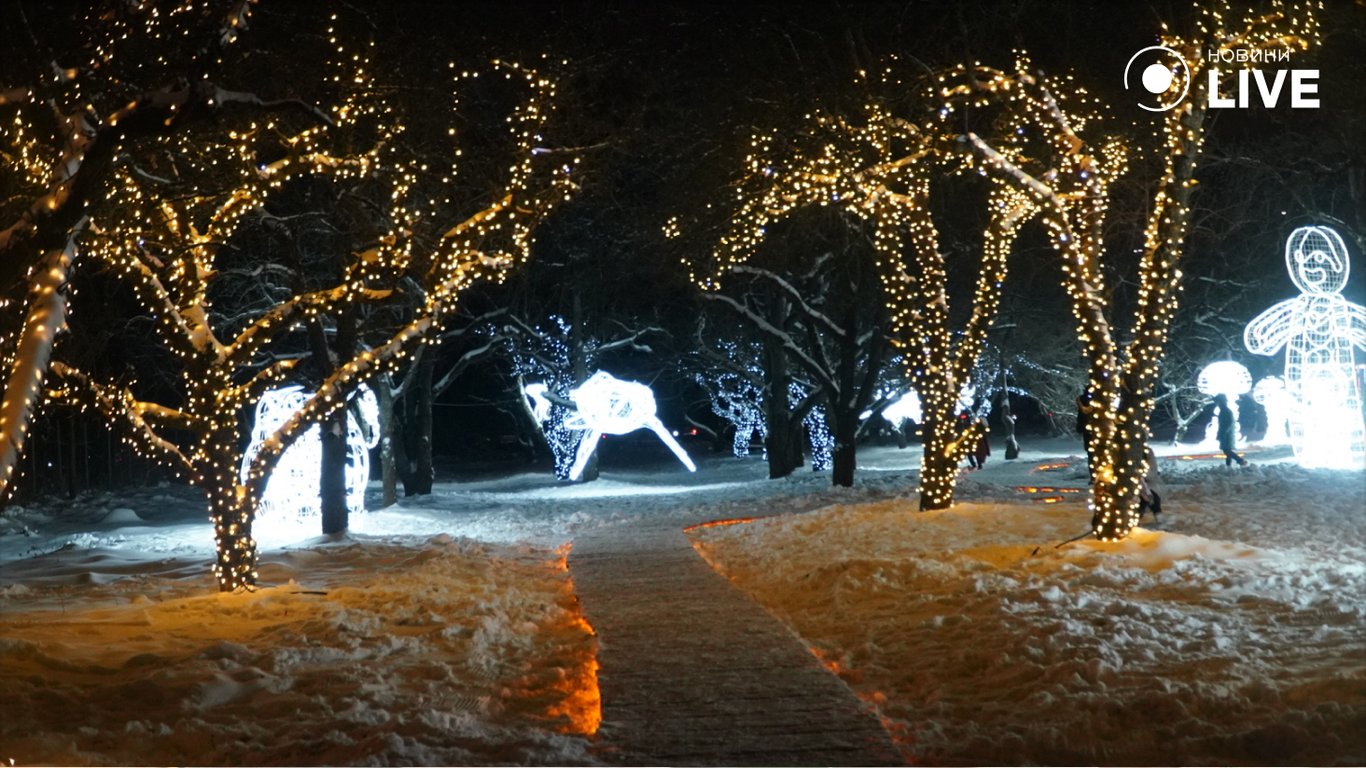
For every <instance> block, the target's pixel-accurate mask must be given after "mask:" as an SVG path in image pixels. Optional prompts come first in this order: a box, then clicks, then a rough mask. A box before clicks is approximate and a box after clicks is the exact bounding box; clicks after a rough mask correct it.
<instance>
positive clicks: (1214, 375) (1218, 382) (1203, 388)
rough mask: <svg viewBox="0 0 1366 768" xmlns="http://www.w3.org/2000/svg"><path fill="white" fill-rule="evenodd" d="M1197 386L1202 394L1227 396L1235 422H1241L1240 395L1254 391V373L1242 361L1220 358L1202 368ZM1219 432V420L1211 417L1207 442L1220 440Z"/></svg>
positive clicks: (1206, 435)
mask: <svg viewBox="0 0 1366 768" xmlns="http://www.w3.org/2000/svg"><path fill="white" fill-rule="evenodd" d="M1195 388H1196V389H1198V390H1200V394H1202V395H1209V396H1210V397H1213V396H1215V395H1223V396H1225V397H1227V398H1228V409H1229V411H1231V412H1232V413H1233V423H1234V424H1239V423H1241V422H1239V420H1238V396H1239V395H1245V394H1247V393H1248V392H1251V391H1252V374H1250V373H1248V371H1247V368H1245V367H1243V364H1242V363H1235V362H1233V361H1232V360H1219V361H1217V362H1213V363H1210V364H1209V365H1207V366H1205V367H1204V368H1202V369H1200V375H1199V376H1197V377H1196V379H1195ZM1218 432H1219V422H1218V420H1217V419H1211V420H1210V423H1209V427H1208V428H1207V429H1206V430H1205V442H1207V443H1210V444H1211V445H1213V444H1214V443H1217V442H1219V435H1218Z"/></svg>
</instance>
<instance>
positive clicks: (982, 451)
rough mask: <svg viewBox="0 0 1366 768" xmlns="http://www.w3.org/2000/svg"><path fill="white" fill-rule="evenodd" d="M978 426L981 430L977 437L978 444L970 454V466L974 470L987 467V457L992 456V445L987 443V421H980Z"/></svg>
mask: <svg viewBox="0 0 1366 768" xmlns="http://www.w3.org/2000/svg"><path fill="white" fill-rule="evenodd" d="M977 426H978V428H979V429H980V431H979V432H978V435H977V443H976V444H975V445H973V446H972V450H971V451H970V452H969V453H968V466H970V467H972V468H973V469H981V468H982V467H985V466H986V465H987V457H988V456H990V455H991V443H989V442H987V420H986V419H978V420H977Z"/></svg>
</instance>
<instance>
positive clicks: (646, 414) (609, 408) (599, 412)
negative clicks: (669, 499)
mask: <svg viewBox="0 0 1366 768" xmlns="http://www.w3.org/2000/svg"><path fill="white" fill-rule="evenodd" d="M569 399H570V400H573V401H574V406H575V408H576V409H577V410H576V411H575V412H574V413H573V414H571V415H570V417H569V418H568V419H567V420H566V421H565V426H567V427H569V428H570V429H584V430H587V434H585V435H584V436H583V439H582V440H581V441H580V442H579V452H578V456H577V457H575V459H574V466H573V468H572V469H571V470H570V473H569V476H570V478H571V479H574V480H577V479H579V476H580V475H582V474H583V468H584V467H585V466H587V465H588V459H589V458H590V457H592V455H593V451H595V450H597V447H598V438H600V437H601V436H602V435H624V434H626V433H628V432H634V431H636V430H637V429H649V430H651V431H652V432H654V433H655V435H657V436H658V437H659V439H660V440H662V441H663V442H664V444H665V445H667V446H668V447H669V450H671V451H673V453H674V455H675V456H677V457H678V460H679V461H681V462H683V466H685V467H687V468H688V471H689V472H696V471H697V466H696V465H695V464H693V462H692V459H690V458H688V454H687V452H686V451H684V450H683V446H681V445H679V444H678V441H677V440H675V439H674V437H673V435H671V434H669V430H667V429H665V427H664V423H663V422H661V421H660V420H659V417H658V416H656V415H655V395H654V392H651V391H650V388H649V387H647V386H645V385H644V384H640V383H637V382H634V381H622V380H621V379H618V378H616V377H615V376H612V375H611V374H610V373H606V372H604V371H598V372H597V373H595V374H593V375H592V376H590V377H589V379H588V381H585V382H584V383H583V384H580V385H579V386H577V387H575V388H574V389H571V390H569Z"/></svg>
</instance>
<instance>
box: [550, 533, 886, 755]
mask: <svg viewBox="0 0 1366 768" xmlns="http://www.w3.org/2000/svg"><path fill="white" fill-rule="evenodd" d="M693 522H697V521H693ZM569 570H570V574H571V576H572V577H573V579H574V585H575V591H576V592H577V593H578V595H579V599H580V601H581V602H582V607H583V611H584V614H585V615H586V616H587V618H588V620H589V622H591V623H592V625H593V627H594V628H595V629H596V630H597V633H598V640H599V644H600V648H599V654H598V662H599V664H600V665H601V666H600V668H599V671H598V683H599V687H600V689H601V693H602V716H603V720H602V727H601V730H600V731H599V743H600V745H601V752H600V755H599V756H600V757H601V758H602V759H603V760H604V761H606V762H610V763H626V764H642V763H643V764H656V765H664V764H670V765H686V764H693V765H716V764H725V765H815V764H819V765H892V764H900V763H901V761H900V760H899V759H898V758H897V753H896V750H895V748H894V747H893V746H892V742H891V740H890V739H889V738H888V736H887V733H886V732H885V731H884V730H883V729H882V727H881V726H880V725H879V724H878V721H877V720H876V719H875V718H874V716H873V715H871V714H869V713H868V712H867V711H866V710H865V709H864V708H863V707H862V706H861V705H860V703H859V701H858V700H857V699H856V698H855V697H854V695H853V693H852V692H851V691H850V690H849V688H848V686H846V685H845V684H844V682H843V681H841V680H840V679H839V678H837V677H835V676H834V675H833V674H830V673H829V672H827V671H826V670H825V668H824V667H822V666H821V665H820V663H819V662H818V661H817V660H816V659H815V657H813V656H812V655H811V654H810V653H809V652H808V651H807V649H806V648H805V646H804V645H803V644H802V642H801V640H800V639H798V638H797V636H796V635H794V634H792V632H791V631H790V630H788V629H787V628H786V627H785V626H784V625H783V624H782V623H780V622H779V621H778V620H777V619H775V618H773V617H772V616H770V615H769V614H768V613H767V612H765V611H764V609H763V608H761V607H759V606H758V605H757V604H756V603H754V602H752V601H751V600H750V599H749V598H748V597H746V596H745V595H744V594H743V593H742V592H740V590H739V589H737V588H736V587H734V586H733V585H732V584H731V583H730V582H728V581H726V580H725V579H724V578H723V577H721V576H719V575H717V574H716V572H715V571H713V570H712V569H711V567H710V566H708V565H707V564H706V563H705V562H704V561H703V560H702V558H700V557H699V556H698V555H697V554H696V552H694V551H693V548H692V546H691V544H690V543H689V542H688V539H687V537H686V536H685V535H684V533H683V531H682V529H681V524H680V522H679V518H678V517H675V516H673V515H669V516H667V517H665V518H664V519H654V520H650V519H647V520H640V521H634V522H625V523H620V524H617V525H613V526H609V527H604V528H599V529H596V530H592V531H587V532H584V533H581V534H580V535H579V536H578V537H577V538H576V540H575V542H574V549H573V552H572V553H571V554H570V557H569Z"/></svg>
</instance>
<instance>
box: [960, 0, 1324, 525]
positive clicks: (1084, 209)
mask: <svg viewBox="0 0 1366 768" xmlns="http://www.w3.org/2000/svg"><path fill="white" fill-rule="evenodd" d="M1314 9H1315V5H1314V4H1313V3H1309V4H1306V5H1304V6H1303V7H1301V6H1300V5H1287V4H1286V3H1284V2H1273V3H1272V9H1271V11H1270V12H1269V13H1266V14H1264V15H1260V16H1246V17H1244V18H1241V19H1238V18H1236V17H1235V14H1234V13H1233V12H1232V10H1231V9H1230V8H1229V6H1228V3H1226V2H1217V3H1213V4H1212V5H1211V6H1209V7H1206V8H1204V9H1203V10H1202V13H1201V17H1200V20H1199V23H1198V27H1199V31H1198V34H1195V35H1192V36H1189V37H1185V38H1183V37H1178V36H1175V35H1172V34H1164V35H1163V38H1162V44H1163V45H1164V46H1166V47H1168V48H1170V49H1171V50H1173V51H1176V52H1177V53H1178V54H1180V56H1181V57H1182V59H1183V60H1184V62H1185V63H1186V65H1187V66H1186V67H1184V68H1177V71H1176V72H1175V73H1174V74H1175V76H1174V78H1173V80H1172V83H1171V84H1170V89H1169V91H1168V93H1180V92H1183V91H1186V90H1187V89H1188V94H1187V96H1186V98H1185V99H1184V101H1182V102H1181V103H1180V105H1178V106H1176V107H1175V108H1172V109H1169V110H1168V111H1167V112H1166V113H1165V115H1164V117H1163V120H1162V122H1161V127H1160V128H1159V130H1158V138H1159V139H1160V140H1161V143H1162V147H1161V157H1162V171H1161V175H1160V177H1159V181H1158V183H1157V186H1156V188H1155V189H1154V190H1153V192H1152V196H1151V207H1150V212H1149V216H1148V220H1147V224H1146V227H1145V229H1144V246H1143V249H1142V255H1141V258H1140V261H1139V265H1138V298H1137V302H1136V306H1135V309H1134V316H1133V321H1132V325H1131V326H1130V328H1131V332H1130V334H1129V335H1130V336H1131V340H1130V341H1128V342H1126V343H1121V342H1120V341H1119V340H1118V336H1119V334H1117V333H1116V332H1115V330H1114V329H1113V328H1112V320H1111V318H1110V316H1109V315H1110V311H1111V307H1110V306H1109V303H1108V301H1107V298H1106V297H1107V296H1108V295H1109V294H1108V292H1107V290H1106V287H1105V283H1104V278H1103V274H1102V261H1101V259H1102V254H1104V253H1105V244H1104V242H1103V235H1104V231H1105V225H1106V213H1107V206H1108V203H1109V189H1110V184H1111V182H1113V181H1114V180H1115V179H1116V178H1117V177H1119V176H1120V175H1122V174H1123V173H1125V172H1126V171H1127V162H1128V150H1127V148H1126V147H1125V145H1124V144H1123V142H1121V141H1120V140H1118V139H1114V138H1109V139H1101V140H1100V141H1099V142H1098V143H1089V142H1088V141H1087V140H1086V139H1084V138H1083V135H1084V134H1085V133H1087V132H1088V129H1089V127H1090V125H1091V124H1092V123H1094V122H1096V120H1097V118H1098V116H1097V115H1096V114H1094V113H1093V112H1091V111H1089V110H1088V108H1087V106H1086V97H1085V96H1084V94H1081V93H1079V92H1078V90H1077V89H1076V88H1075V87H1074V86H1071V85H1070V83H1068V82H1067V81H1062V82H1057V81H1051V80H1047V79H1044V78H1042V77H1041V76H1038V75H1036V74H1034V73H1033V72H1031V67H1030V64H1029V62H1028V61H1027V60H1026V59H1024V58H1021V60H1020V61H1019V62H1018V63H1017V66H1016V69H1015V71H1014V72H1012V73H1006V72H1001V71H997V70H992V69H989V68H985V67H963V68H960V69H958V70H957V71H955V72H954V73H951V74H949V75H948V76H946V77H944V78H941V81H940V82H941V86H942V88H943V92H944V95H945V96H946V97H947V98H948V99H949V101H950V103H951V104H956V105H958V106H963V105H968V106H971V107H974V108H985V107H989V106H993V105H994V106H1003V107H1004V108H1005V109H1006V110H1007V112H1008V114H1009V115H1010V118H1009V119H1008V120H1007V121H1006V122H1007V124H1008V125H1009V126H1010V128H1011V129H1012V130H1006V131H1000V132H998V133H997V134H996V135H995V136H993V137H991V138H984V137H983V136H980V135H978V134H976V133H969V134H967V136H966V137H965V138H966V142H967V145H968V147H969V148H970V151H971V152H972V153H973V155H974V156H975V157H976V159H977V160H978V161H979V162H980V163H981V165H982V167H983V168H985V169H986V170H987V171H988V172H990V173H991V174H993V176H995V177H996V178H999V179H1002V180H1004V181H1005V182H1006V183H1009V184H1011V185H1013V186H1015V187H1016V188H1017V189H1018V190H1019V191H1020V192H1022V193H1023V194H1026V195H1028V196H1030V198H1031V199H1032V200H1033V201H1034V203H1035V204H1036V205H1038V206H1039V208H1040V210H1041V217H1042V219H1043V220H1044V222H1045V224H1046V225H1047V228H1048V231H1049V235H1050V237H1051V239H1052V241H1053V245H1054V248H1055V249H1056V250H1057V251H1058V253H1059V255H1060V257H1061V259H1062V266H1063V273H1064V278H1063V282H1064V285H1065V287H1066V288H1067V292H1068V295H1069V297H1070V298H1071V304H1072V312H1073V315H1074V316H1075V317H1076V320H1077V332H1078V334H1079V338H1080V341H1081V343H1082V349H1083V354H1084V356H1085V359H1086V362H1087V366H1088V369H1089V381H1088V384H1087V391H1086V399H1087V400H1088V401H1089V402H1090V408H1091V412H1090V413H1088V418H1087V421H1086V424H1087V429H1086V437H1085V439H1086V441H1087V444H1088V453H1089V454H1090V457H1091V469H1092V476H1093V485H1092V499H1091V507H1092V518H1091V529H1092V533H1094V534H1095V536H1096V537H1097V538H1099V539H1101V540H1103V541H1113V540H1117V539H1121V538H1123V537H1125V536H1127V535H1128V534H1129V532H1130V531H1131V530H1133V528H1134V527H1135V526H1136V525H1138V518H1139V511H1138V505H1139V486H1140V481H1141V478H1142V476H1143V474H1144V472H1145V471H1146V470H1147V466H1146V459H1145V458H1144V448H1145V446H1146V445H1147V441H1148V437H1149V420H1150V418H1151V416H1152V412H1153V408H1154V399H1153V388H1154V385H1155V383H1156V382H1157V378H1158V368H1159V366H1160V365H1161V362H1162V355H1163V349H1164V346H1165V344H1166V337H1167V332H1168V329H1169V328H1170V326H1171V321H1172V317H1173V315H1174V314H1175V312H1176V306H1177V295H1178V289H1179V286H1180V282H1181V269H1180V266H1179V263H1180V259H1181V256H1182V253H1183V248H1184V243H1185V238H1186V232H1187V229H1188V227H1189V222H1190V200H1191V195H1192V193H1193V191H1194V189H1195V185H1196V180H1195V171H1196V166H1197V162H1198V160H1199V157H1200V153H1201V148H1202V144H1203V141H1204V135H1205V127H1206V124H1207V117H1208V115H1207V112H1208V107H1207V104H1208V99H1209V97H1210V94H1209V92H1208V88H1209V84H1210V73H1211V71H1212V70H1216V69H1220V70H1222V69H1231V68H1233V66H1234V64H1233V61H1234V60H1235V59H1236V57H1234V56H1229V57H1227V58H1226V57H1223V56H1218V55H1214V54H1217V52H1220V51H1235V50H1240V49H1241V50H1247V51H1257V50H1276V49H1286V48H1298V49H1301V50H1303V49H1306V48H1308V47H1309V46H1310V45H1311V44H1312V43H1313V41H1314V40H1315V39H1316V37H1317V34H1318V26H1317V22H1316V19H1315V14H1314ZM1207 54H1209V55H1207ZM1211 55H1213V56H1214V58H1215V59H1216V61H1210V57H1211ZM1078 96H1080V98H1077V97H1078ZM1073 102H1076V103H1077V104H1079V106H1077V107H1072V106H1070V104H1071V103H1073Z"/></svg>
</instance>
